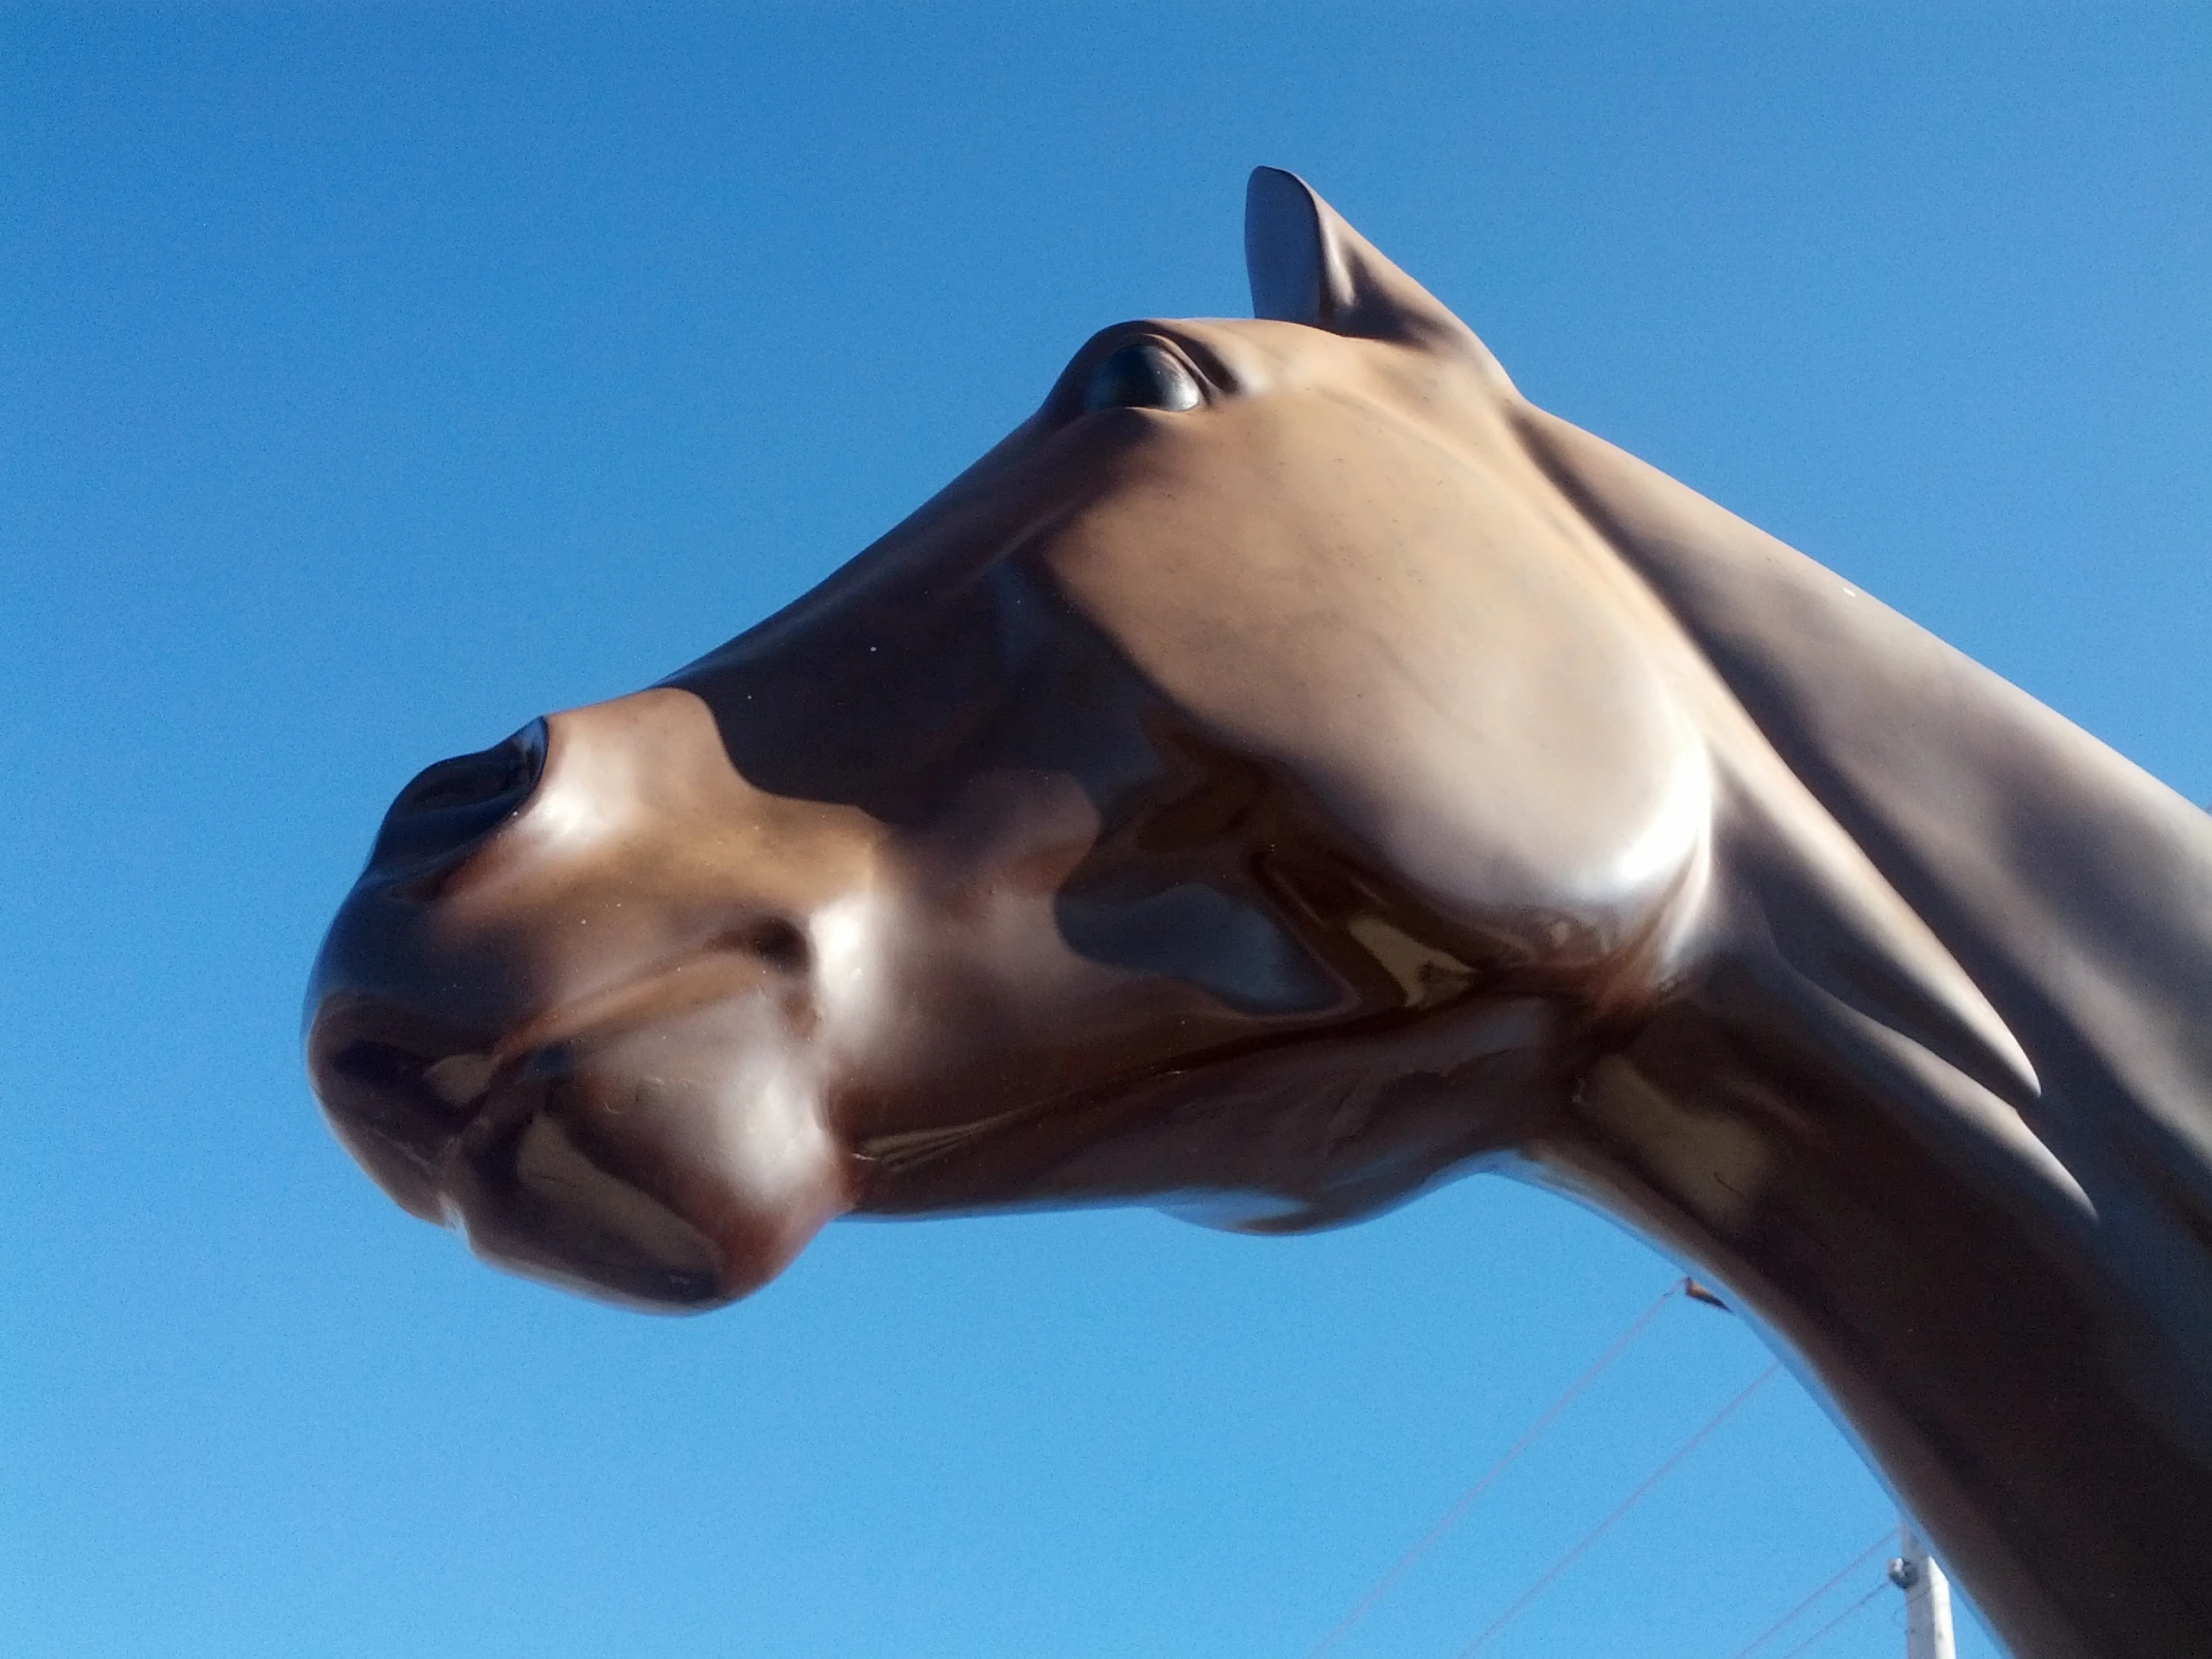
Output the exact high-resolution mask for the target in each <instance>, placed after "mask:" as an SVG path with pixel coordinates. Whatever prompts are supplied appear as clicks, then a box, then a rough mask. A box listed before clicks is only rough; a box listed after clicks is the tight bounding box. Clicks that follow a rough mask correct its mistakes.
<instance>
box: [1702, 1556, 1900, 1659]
mask: <svg viewBox="0 0 2212 1659" xmlns="http://www.w3.org/2000/svg"><path fill="white" fill-rule="evenodd" d="M1896 1536H1897V1528H1896V1527H1894V1526H1885V1527H1884V1528H1883V1529H1882V1530H1881V1531H1880V1532H1877V1533H1876V1534H1875V1535H1874V1542H1873V1543H1871V1544H1869V1545H1868V1546H1867V1547H1866V1548H1865V1549H1863V1550H1861V1551H1860V1552H1859V1553H1858V1554H1857V1555H1854V1556H1853V1557H1852V1558H1851V1559H1850V1560H1848V1561H1846V1562H1845V1563H1844V1564H1843V1565H1842V1566H1840V1567H1838V1568H1837V1569H1836V1572H1835V1574H1834V1575H1833V1576H1832V1577H1830V1578H1829V1579H1827V1580H1826V1581H1825V1582H1824V1583H1823V1584H1822V1585H1821V1587H1820V1588H1819V1589H1817V1590H1815V1591H1814V1592H1813V1593H1812V1594H1811V1595H1809V1596H1807V1597H1806V1598H1805V1599H1804V1600H1803V1601H1801V1602H1799V1603H1798V1604H1797V1605H1796V1606H1795V1607H1793V1608H1791V1609H1790V1610H1789V1611H1788V1612H1787V1613H1785V1614H1783V1615H1782V1617H1780V1618H1779V1619H1776V1620H1775V1621H1774V1623H1772V1624H1770V1625H1768V1626H1767V1628H1766V1629H1764V1630H1762V1631H1760V1632H1759V1634H1758V1635H1756V1636H1754V1637H1752V1639H1751V1640H1750V1641H1748V1642H1746V1643H1745V1644H1744V1645H1743V1646H1742V1647H1740V1648H1738V1649H1737V1650H1736V1651H1735V1652H1734V1653H1732V1654H1730V1655H1729V1656H1728V1659H1750V1656H1751V1655H1752V1654H1753V1653H1755V1652H1757V1651H1758V1650H1759V1649H1760V1648H1763V1647H1765V1646H1766V1645H1767V1643H1768V1642H1770V1641H1772V1640H1773V1639H1774V1635H1775V1632H1777V1631H1779V1630H1780V1629H1782V1628H1783V1626H1785V1625H1787V1624H1788V1623H1789V1622H1790V1621H1791V1620H1792V1619H1794V1618H1796V1617H1797V1616H1798V1615H1799V1614H1800V1613H1802V1612H1804V1611H1805V1610H1806V1608H1808V1607H1810V1606H1812V1605H1813V1603H1814V1602H1816V1601H1818V1600H1820V1599H1821V1597H1822V1596H1824V1595H1826V1594H1828V1592H1829V1591H1831V1590H1833V1589H1834V1588H1835V1587H1836V1586H1837V1585H1839V1584H1841V1583H1842V1582H1843V1581H1844V1580H1845V1579H1847V1578H1849V1577H1850V1576H1851V1575H1852V1574H1853V1573H1855V1572H1857V1571H1858V1570H1859V1569H1860V1567H1861V1566H1862V1565H1864V1564H1865V1562H1866V1560H1867V1557H1869V1556H1870V1555H1873V1554H1874V1553H1875V1552H1876V1551H1878V1550H1881V1549H1884V1548H1886V1547H1887V1546H1888V1545H1889V1543H1890V1540H1891V1539H1892V1538H1894V1537H1896Z"/></svg>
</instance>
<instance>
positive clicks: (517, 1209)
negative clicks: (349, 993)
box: [441, 999, 851, 1311]
mask: <svg viewBox="0 0 2212 1659" xmlns="http://www.w3.org/2000/svg"><path fill="white" fill-rule="evenodd" d="M770 1023H771V1022H770V1021H769V1020H768V1019H766V1018H764V1016H763V1011H762V1009H761V1007H760V1005H759V1003H758V1001H757V1000H756V999H738V1000H735V1001H731V1002H724V1003H717V1004H709V1005H706V1006H700V1007H694V1008H691V1009H689V1010H686V1011H684V1012H682V1013H679V1014H676V1015H673V1016H671V1017H666V1018H662V1019H658V1020H654V1021H651V1022H647V1023H641V1024H635V1025H629V1026H625V1027H621V1028H618V1029H613V1030H601V1031H596V1032H591V1033H587V1034H582V1035H577V1036H571V1037H568V1038H565V1039H563V1040H561V1041H559V1042H555V1043H549V1044H547V1045H544V1046H542V1047H539V1048H536V1049H533V1050H531V1051H529V1052H527V1053H525V1054H522V1055H520V1056H517V1057H516V1058H514V1059H511V1060H509V1061H507V1062H506V1063H504V1064H502V1065H501V1066H499V1068H498V1069H497V1071H496V1073H495V1074H494V1075H493V1076H492V1078H491V1079H490V1080H489V1081H488V1083H487V1086H486V1088H485V1092H484V1094H483V1096H482V1097H481V1100H480V1102H479V1103H478V1104H477V1107H476V1110H475V1112H474V1115H473V1117H472V1118H471V1119H470V1121H469V1123H468V1125H467V1127H466V1128H465V1129H464V1130H462V1132H461V1133H460V1134H459V1136H458V1137H456V1139H455V1141H454V1143H453V1146H452V1148H451V1151H450V1153H449V1155H448V1156H447V1158H446V1159H445V1162H444V1169H443V1171H442V1177H443V1179H442V1181H441V1188H442V1195H443V1199H444V1205H445V1213H446V1218H447V1219H448V1220H450V1221H452V1222H454V1223H455V1224H456V1225H458V1226H459V1227H460V1228H461V1229H462V1231H463V1232H464V1233H465V1234H466V1235H467V1238H468V1241H469V1245H470V1247H471V1248H472V1249H473V1250H474V1251H475V1252H476V1253H477V1254H478V1255H479V1256H482V1257H484V1258H485V1259H486V1260H488V1261H490V1262H493V1263H495V1264H497V1265H499V1266H501V1267H505V1268H509V1269H512V1270H514V1271H516V1272H518V1273H522V1274H525V1275H528V1276H530V1277H532V1278H537V1279H544V1280H548V1281H551V1282H552V1283H555V1284H557V1285H560V1286H563V1287H564V1288H567V1289H570V1290H575V1291H580V1292H583V1293H584V1294H586V1295H590V1296H595V1297H599V1298H602V1299H604V1300H610V1301H615V1302H621V1303H625V1304H629V1305H631V1306H636V1307H643V1308H652V1309H663V1310H669V1311H684V1310H698V1309H706V1308H712V1307H718V1306H720V1305H722V1304H724V1303H727V1302H731V1301H734V1300H736V1299H737V1298H739V1297H742V1296H745V1295H748V1294H750V1293H751V1292H753V1291H755V1290H758V1289H759V1288H761V1287H762V1286H763V1285H765V1284H767V1283H768V1282H769V1281H770V1280H771V1279H773V1278H774V1277H775V1276H776V1275H777V1274H778V1273H780V1272H781V1271H782V1270H783V1268H784V1267H785V1265H786V1264H787V1263H789V1262H790V1261H791V1260H792V1258H793V1257H795V1256H797V1255H798V1254H799V1252H800V1251H801V1250H802V1249H803V1248H804V1247H805V1246H806V1244H807V1242H808V1241H809V1240H810V1239H812V1238H813V1237H814V1235H815V1234H816V1233H817V1232H818V1231H820V1230H821V1228H822V1226H823V1225H824V1224H825V1223H826V1222H828V1221H830V1219H831V1218H833V1217H834V1216H836V1215H839V1214H841V1213H842V1212H843V1211H845V1210H847V1209H849V1208H850V1207H851V1206H850V1200H849V1198H848V1196H847V1186H846V1181H845V1179H844V1174H843V1169H844V1160H843V1156H842V1154H841V1152H840V1150H839V1149H838V1147H837V1145H836V1143H835V1141H834V1139H833V1137H832V1136H831V1134H830V1131H829V1129H828V1127H827V1125H826V1123H825V1121H824V1117H823V1114H822V1110H821V1090H820V1088H819V1086H817V1084H816V1082H815V1079H814V1076H813V1074H812V1072H811V1070H810V1068H809V1066H808V1064H807V1057H806V1055H805V1054H804V1052H803V1051H801V1050H799V1049H797V1048H795V1047H794V1046H793V1045H791V1044H790V1043H788V1042H780V1041H778V1040H777V1037H778V1035H780V1034H779V1033H776V1032H774V1031H772V1030H771V1029H769V1028H768V1027H769V1025H770Z"/></svg>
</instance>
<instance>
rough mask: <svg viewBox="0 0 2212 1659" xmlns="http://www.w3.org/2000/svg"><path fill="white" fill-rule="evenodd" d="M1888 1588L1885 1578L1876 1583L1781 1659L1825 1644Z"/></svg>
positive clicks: (1795, 1656) (1791, 1657)
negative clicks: (1842, 1626)
mask: <svg viewBox="0 0 2212 1659" xmlns="http://www.w3.org/2000/svg"><path fill="white" fill-rule="evenodd" d="M1889 1587H1890V1581H1889V1580H1888V1579H1887V1578H1885V1579H1882V1580H1880V1581H1879V1582H1878V1583H1876V1585H1875V1587H1874V1588H1873V1589H1871V1590H1869V1591H1868V1592H1867V1593H1866V1594H1865V1595H1863V1596H1861V1597H1860V1598H1859V1599H1858V1600H1857V1601H1855V1602H1853V1603H1852V1604H1851V1605H1850V1606H1849V1607H1847V1608H1845V1609H1844V1610H1843V1611H1842V1612H1841V1613H1838V1614H1837V1615H1836V1616H1835V1617H1834V1618H1832V1619H1830V1620H1829V1621H1828V1622H1827V1623H1826V1624H1824V1625H1822V1626H1821V1627H1820V1629H1818V1630H1816V1631H1814V1632H1813V1634H1812V1635H1810V1636H1808V1637H1806V1638H1805V1640H1804V1641H1802V1642H1800V1643H1798V1645H1797V1646H1796V1647H1794V1648H1792V1649H1790V1651H1789V1652H1788V1653H1785V1654H1784V1655H1782V1659H1798V1655H1799V1654H1801V1653H1810V1652H1812V1651H1813V1649H1814V1647H1815V1646H1817V1645H1818V1644H1819V1643H1821V1642H1825V1641H1826V1640H1828V1638H1829V1636H1830V1635H1831V1634H1832V1633H1833V1632H1834V1631H1835V1629H1836V1627H1837V1626H1838V1625H1840V1624H1842V1623H1843V1622H1844V1621H1845V1620H1846V1619H1848V1618H1850V1617H1851V1616H1852V1615H1853V1614H1854V1613H1856V1612H1858V1611H1859V1610H1860V1609H1861V1608H1863V1607H1865V1606H1866V1605H1867V1603H1868V1602H1870V1601H1872V1600H1874V1598H1875V1597H1876V1596H1878V1595H1880V1594H1881V1593H1882V1592H1883V1591H1884V1590H1887V1589H1888V1588H1889Z"/></svg>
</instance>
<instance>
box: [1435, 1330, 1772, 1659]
mask: <svg viewBox="0 0 2212 1659" xmlns="http://www.w3.org/2000/svg"><path fill="white" fill-rule="evenodd" d="M1781 1369H1782V1365H1781V1362H1780V1361H1777V1362H1776V1363H1775V1364H1773V1365H1771V1366H1769V1367H1768V1368H1767V1369H1766V1370H1765V1371H1763V1372H1761V1373H1760V1374H1759V1375H1758V1376H1757V1377H1755V1378H1753V1379H1752V1380H1751V1382H1750V1383H1748V1384H1747V1385H1746V1386H1745V1388H1744V1390H1743V1391H1742V1392H1741V1393H1739V1394H1737V1396H1736V1397H1735V1398H1734V1399H1732V1400H1730V1401H1729V1402H1728V1403H1727V1404H1726V1405H1723V1406H1722V1407H1721V1408H1720V1409H1719V1410H1718V1411H1716V1412H1714V1413H1713V1415H1712V1416H1710V1417H1708V1418H1707V1419H1706V1421H1705V1424H1704V1426H1703V1427H1701V1428H1699V1429H1698V1430H1697V1432H1696V1433H1694V1434H1692V1435H1691V1436H1690V1437H1689V1438H1688V1439H1686V1440H1684V1441H1683V1442H1682V1443H1681V1444H1680V1445H1679V1446H1677V1447H1675V1449H1674V1450H1673V1451H1672V1452H1670V1453H1669V1454H1668V1456H1667V1460H1666V1461H1665V1462H1663V1463H1661V1464H1660V1465H1659V1466H1658V1467H1657V1468H1655V1469H1653V1470H1652V1471H1651V1473H1649V1474H1648V1475H1646V1476H1645V1477H1644V1480H1643V1483H1642V1484H1641V1485H1639V1486H1638V1487H1637V1488H1636V1489H1635V1490H1634V1491H1632V1492H1630V1493H1629V1494H1628V1496H1626V1497H1625V1498H1623V1499H1622V1500H1621V1501H1620V1503H1619V1504H1618V1505H1617V1506H1616V1507H1615V1508H1614V1510H1613V1512H1612V1513H1611V1514H1609V1515H1607V1516H1606V1517H1605V1518H1604V1519H1603V1520H1601V1521H1599V1522H1598V1523H1597V1525H1595V1526H1593V1527H1591V1528H1590V1530H1589V1531H1587V1532H1585V1533H1584V1534H1583V1535H1582V1538H1581V1540H1580V1541H1579V1542H1578V1543H1576V1544H1575V1546H1574V1547H1573V1548H1572V1549H1570V1550H1568V1551H1567V1552H1566V1554H1564V1555H1562V1556H1560V1557H1559V1559H1558V1560H1556V1561H1554V1562H1552V1564H1551V1565H1550V1566H1549V1567H1547V1568H1545V1569H1544V1572H1543V1575H1542V1576H1541V1577H1540V1578H1538V1579H1537V1580H1536V1582H1535V1583H1533V1584H1531V1585H1529V1587H1528V1588H1527V1589H1525V1590H1523V1591H1522V1592H1521V1593H1520V1594H1519V1595H1518V1596H1517V1597H1515V1598H1514V1600H1513V1603H1512V1605H1511V1606H1509V1607H1507V1608H1506V1609H1505V1611H1504V1612H1502V1613H1500V1614H1498V1616H1497V1617H1496V1618H1494V1619H1492V1620H1491V1621H1490V1622H1489V1623H1488V1624H1487V1625H1485V1626H1484V1627H1483V1629H1482V1632H1481V1634H1479V1635H1478V1636H1476V1637H1475V1638H1474V1640H1473V1641H1471V1642H1469V1643H1468V1644H1467V1645H1466V1646H1465V1647H1463V1648H1461V1649H1460V1650H1459V1652H1458V1655H1457V1659H1473V1656H1474V1655H1475V1654H1477V1653H1479V1652H1481V1651H1482V1649H1483V1648H1485V1647H1486V1646H1488V1645H1489V1643H1490V1640H1491V1638H1493V1637H1494V1636H1496V1635H1497V1633H1498V1632H1499V1631H1501V1630H1503V1629H1504V1628H1505V1627H1506V1626H1507V1625H1509V1624H1511V1623H1512V1622H1513V1621H1514V1620H1515V1619H1517V1618H1518V1617H1520V1615H1521V1614H1522V1613H1523V1612H1524V1611H1526V1609H1527V1608H1528V1607H1529V1606H1530V1604H1531V1603H1533V1602H1534V1601H1535V1600H1536V1598H1537V1597H1538V1596H1540V1595H1542V1594H1543V1593H1544V1591H1546V1590H1548V1589H1550V1588H1551V1586H1552V1584H1553V1582H1554V1581H1555V1580H1556V1579H1557V1578H1558V1577H1559V1575H1560V1574H1561V1573H1563V1572H1565V1571H1566V1570H1567V1569H1568V1568H1569V1567H1571V1566H1573V1565H1574V1563H1575V1562H1576V1561H1578V1560H1580V1559H1581V1558H1582V1555H1583V1553H1584V1552H1585V1551H1587V1550H1588V1549H1589V1548H1590V1546H1591V1545H1592V1544H1594V1543H1596V1542H1597V1541H1598V1539H1600V1538H1602V1537H1604V1536H1605V1534H1606V1533H1608V1532H1610V1531H1611V1530H1612V1529H1613V1528H1614V1526H1615V1525H1617V1524H1618V1523H1619V1522H1620V1520H1621V1519H1622V1517H1623V1516H1625V1515H1627V1513H1628V1512H1629V1511H1630V1510H1631V1509H1634V1508H1635V1507H1636V1505H1637V1504H1639V1503H1641V1502H1643V1500H1644V1499H1645V1498H1647V1497H1649V1496H1650V1495H1651V1493H1652V1492H1653V1490H1654V1489H1655V1488H1657V1486H1658V1485H1659V1483H1660V1482H1661V1481H1662V1480H1664V1479H1666V1478H1667V1476H1668V1475H1670V1474H1672V1473H1673V1472H1674V1471H1675V1470H1676V1469H1677V1468H1679V1467H1680V1466H1681V1464H1682V1461H1683V1459H1684V1458H1686V1457H1688V1456H1689V1455H1690V1453H1691V1452H1693V1451H1695V1450H1697V1448H1698V1447H1699V1446H1701V1445H1703V1444H1704V1443H1705V1442H1706V1440H1707V1439H1709V1438H1710V1437H1711V1436H1712V1434H1713V1432H1714V1430H1716V1429H1718V1428H1719V1427H1720V1426H1721V1424H1722V1423H1724V1422H1726V1421H1727V1420H1728V1419H1729V1418H1730V1417H1732V1416H1734V1415H1735V1414H1736V1413H1737V1412H1738V1411H1740V1410H1742V1409H1743V1407H1744V1405H1745V1404H1746V1403H1747V1402H1749V1400H1750V1399H1751V1396H1752V1395H1754V1394H1756V1393H1757V1392H1758V1391H1759V1390H1760V1389H1761V1388H1763V1387H1765V1386H1766V1385H1767V1384H1768V1383H1771V1382H1773V1381H1774V1378H1775V1374H1776V1373H1777V1372H1779V1371H1781Z"/></svg>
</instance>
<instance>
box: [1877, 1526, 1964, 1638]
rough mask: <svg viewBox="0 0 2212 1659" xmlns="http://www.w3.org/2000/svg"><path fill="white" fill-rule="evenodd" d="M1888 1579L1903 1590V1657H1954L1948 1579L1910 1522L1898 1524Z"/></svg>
mask: <svg viewBox="0 0 2212 1659" xmlns="http://www.w3.org/2000/svg"><path fill="white" fill-rule="evenodd" d="M1898 1546H1899V1550H1900V1553H1899V1555H1898V1558H1897V1559H1896V1560H1894V1561H1892V1562H1891V1563H1890V1582H1891V1583H1893V1584H1895V1585H1896V1586H1897V1587H1898V1588H1899V1589H1901V1590H1903V1591H1904V1592H1905V1659H1958V1643H1957V1640H1956V1638H1955V1637H1953V1636H1952V1635H1951V1631H1950V1580H1949V1579H1947V1578H1945V1577H1944V1576H1943V1569H1942V1568H1941V1567H1939V1566H1937V1565H1936V1557H1935V1556H1933V1555H1931V1554H1929V1553H1928V1545H1927V1544H1926V1543H1925V1542H1923V1541H1922V1538H1921V1535H1920V1533H1919V1532H1917V1531H1915V1530H1914V1528H1913V1523H1912V1522H1911V1521H1905V1522H1903V1523H1902V1524H1900V1525H1899V1527H1898Z"/></svg>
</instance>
